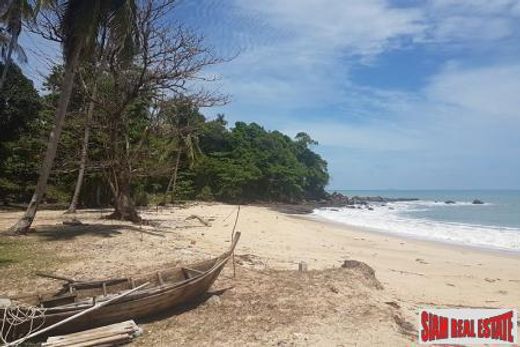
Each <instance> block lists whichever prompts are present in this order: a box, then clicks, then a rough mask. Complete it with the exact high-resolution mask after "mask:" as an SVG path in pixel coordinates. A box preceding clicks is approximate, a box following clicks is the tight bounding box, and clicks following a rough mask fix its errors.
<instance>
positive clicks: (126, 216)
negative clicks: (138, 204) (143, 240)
mask: <svg viewBox="0 0 520 347" xmlns="http://www.w3.org/2000/svg"><path fill="white" fill-rule="evenodd" d="M118 183H119V184H118V187H119V189H118V191H117V192H116V191H113V192H114V193H115V201H114V205H115V206H114V207H115V211H114V213H112V214H111V215H110V216H108V218H109V219H118V220H127V221H130V222H133V223H140V222H141V221H142V219H141V217H140V216H139V214H138V213H137V210H136V208H135V203H134V200H133V199H132V197H131V195H130V181H129V180H127V179H121V180H120V181H119V182H118Z"/></svg>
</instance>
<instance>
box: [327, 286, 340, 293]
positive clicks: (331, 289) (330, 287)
mask: <svg viewBox="0 0 520 347" xmlns="http://www.w3.org/2000/svg"><path fill="white" fill-rule="evenodd" d="M329 289H330V291H331V292H333V293H334V294H338V293H339V289H338V288H336V287H335V286H333V285H331V286H329Z"/></svg>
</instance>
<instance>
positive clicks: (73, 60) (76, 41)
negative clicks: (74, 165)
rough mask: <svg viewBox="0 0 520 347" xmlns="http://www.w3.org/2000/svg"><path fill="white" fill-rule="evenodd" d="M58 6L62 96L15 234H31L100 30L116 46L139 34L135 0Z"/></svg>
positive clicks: (72, 1) (75, 0) (73, 1)
mask: <svg viewBox="0 0 520 347" xmlns="http://www.w3.org/2000/svg"><path fill="white" fill-rule="evenodd" d="M58 6H61V8H62V10H63V15H62V17H61V19H60V20H61V22H60V30H61V36H62V38H63V42H62V50H63V59H64V63H65V68H64V75H63V82H62V87H61V94H60V99H59V101H58V107H57V109H56V114H55V121H54V126H53V128H52V130H51V133H50V135H49V142H48V144H47V151H46V152H45V157H44V159H43V164H42V167H41V169H40V175H39V177H38V182H37V184H36V188H35V191H34V194H33V196H32V198H31V201H30V202H29V206H28V207H27V210H26V211H25V214H24V215H23V217H22V218H21V219H20V220H19V221H18V222H17V223H16V224H15V225H13V226H12V227H11V228H10V232H11V233H13V234H25V233H27V232H28V231H29V228H30V226H31V224H32V222H33V220H34V217H35V216H36V211H37V210H38V206H39V204H40V202H41V200H42V197H43V195H44V194H45V192H46V190H47V180H48V178H49V175H50V172H51V168H52V164H53V162H54V157H55V156H56V149H57V147H58V141H59V138H60V134H61V130H62V128H63V123H64V120H65V114H66V112H67V107H68V104H69V100H70V96H71V93H72V88H73V82H74V76H75V74H76V71H77V69H78V66H79V64H80V62H81V61H83V60H85V58H86V57H88V55H89V53H90V52H91V51H92V50H93V47H95V43H96V40H97V39H98V34H99V30H100V28H101V27H102V25H106V26H107V27H108V28H109V31H110V35H111V37H112V38H113V40H114V42H124V43H126V44H127V45H128V44H129V42H130V41H131V40H129V38H133V37H134V36H133V34H134V32H135V30H134V29H135V24H136V20H135V12H136V11H135V7H136V6H135V1H134V0H68V1H65V0H63V1H62V2H60V3H59V4H58Z"/></svg>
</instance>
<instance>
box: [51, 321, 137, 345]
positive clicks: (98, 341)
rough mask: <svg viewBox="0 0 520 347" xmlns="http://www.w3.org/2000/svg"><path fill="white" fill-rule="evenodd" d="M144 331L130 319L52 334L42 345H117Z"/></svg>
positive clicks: (127, 341)
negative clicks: (88, 328)
mask: <svg viewBox="0 0 520 347" xmlns="http://www.w3.org/2000/svg"><path fill="white" fill-rule="evenodd" d="M142 333H143V331H142V329H141V328H139V326H137V324H135V322H134V321H133V320H128V321H126V322H122V323H116V324H111V325H106V326H103V327H100V328H95V329H90V330H84V331H81V332H77V333H73V334H68V335H60V336H51V337H49V338H48V339H47V341H46V342H44V343H42V347H65V346H84V347H88V346H117V345H121V344H126V343H129V342H130V341H132V340H133V339H134V338H136V337H138V336H140V335H141V334H142Z"/></svg>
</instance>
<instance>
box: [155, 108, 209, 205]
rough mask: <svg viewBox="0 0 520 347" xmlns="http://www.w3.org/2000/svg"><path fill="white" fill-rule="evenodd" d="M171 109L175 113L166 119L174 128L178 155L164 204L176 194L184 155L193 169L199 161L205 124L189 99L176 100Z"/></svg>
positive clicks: (173, 132) (172, 131)
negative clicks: (200, 144) (200, 132)
mask: <svg viewBox="0 0 520 347" xmlns="http://www.w3.org/2000/svg"><path fill="white" fill-rule="evenodd" d="M171 107H172V111H173V113H172V114H168V113H169V112H168V111H167V112H166V113H167V115H166V117H167V120H168V122H169V123H170V126H171V128H172V129H171V134H172V135H173V136H174V137H175V138H176V139H177V154H176V157H175V164H174V167H173V171H172V175H171V177H170V180H169V181H168V185H167V186H166V191H165V192H164V195H163V200H162V204H165V203H166V200H167V197H168V194H169V193H172V195H173V194H175V189H176V187H177V177H178V173H179V166H180V162H181V156H182V154H185V155H186V157H187V159H188V161H189V165H190V167H191V166H193V164H194V163H195V161H196V160H197V155H198V154H200V153H201V150H200V147H199V137H198V135H199V130H200V124H201V123H203V116H202V115H201V114H200V113H199V110H198V108H196V107H195V106H194V105H193V103H192V102H191V101H190V100H189V99H187V98H178V99H176V100H174V101H173V103H172V105H171Z"/></svg>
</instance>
